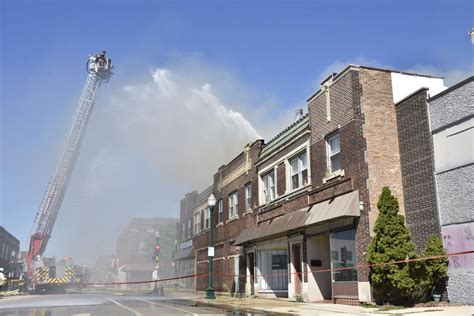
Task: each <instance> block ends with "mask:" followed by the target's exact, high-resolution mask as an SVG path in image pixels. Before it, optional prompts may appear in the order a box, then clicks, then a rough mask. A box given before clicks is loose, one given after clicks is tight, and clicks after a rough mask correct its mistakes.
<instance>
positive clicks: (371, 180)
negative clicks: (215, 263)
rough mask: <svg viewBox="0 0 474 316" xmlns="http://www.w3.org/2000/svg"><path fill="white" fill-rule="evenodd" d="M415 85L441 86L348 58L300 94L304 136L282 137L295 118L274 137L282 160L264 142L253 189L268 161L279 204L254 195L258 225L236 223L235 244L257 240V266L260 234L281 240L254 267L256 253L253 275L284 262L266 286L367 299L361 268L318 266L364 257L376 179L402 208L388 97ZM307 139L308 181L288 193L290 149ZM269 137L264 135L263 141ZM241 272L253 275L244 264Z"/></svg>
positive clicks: (314, 296)
mask: <svg viewBox="0 0 474 316" xmlns="http://www.w3.org/2000/svg"><path fill="white" fill-rule="evenodd" d="M421 86H428V87H431V88H432V90H434V91H436V92H439V91H441V90H442V89H444V86H443V80H442V79H441V78H435V77H429V76H420V75H416V74H408V73H401V72H396V71H391V70H385V69H376V68H371V67H363V66H353V65H350V66H348V67H346V68H345V69H343V70H342V71H341V72H340V73H338V74H332V75H330V76H329V77H328V78H327V79H325V80H324V81H323V82H322V83H321V87H320V89H319V90H318V91H317V92H316V93H315V94H314V95H313V96H311V97H310V98H309V99H308V112H309V122H308V123H309V128H308V129H307V131H308V134H309V138H308V139H305V138H304V133H303V132H302V133H301V136H300V137H301V138H298V137H295V138H293V136H290V135H294V131H295V128H296V126H295V125H293V126H291V127H290V128H289V129H287V130H285V131H284V132H283V134H280V135H279V137H277V139H278V138H281V141H280V142H281V143H282V144H281V145H280V146H281V147H282V148H285V149H283V150H281V151H282V152H281V153H278V154H275V155H277V156H279V155H283V157H284V158H280V157H278V158H277V157H276V158H274V160H278V159H283V162H284V163H279V162H275V163H274V164H272V163H270V164H269V166H267V164H265V163H264V162H263V161H264V158H265V157H264V155H265V148H267V147H264V148H263V150H262V154H261V158H260V160H259V162H258V163H257V164H258V168H259V176H260V177H261V180H260V182H259V184H260V185H262V186H263V187H262V188H259V190H260V192H262V190H265V181H266V180H265V176H266V170H267V169H266V168H267V167H269V168H270V169H272V168H273V170H274V172H275V174H276V178H277V181H276V193H275V195H276V198H275V201H276V202H274V203H275V204H281V205H280V206H278V207H276V208H274V206H273V205H274V203H272V202H270V203H266V201H265V199H263V200H262V199H261V200H260V207H259V209H258V213H257V225H255V226H253V227H249V228H247V229H246V230H244V231H243V232H242V234H241V235H240V236H239V238H238V240H237V244H243V245H245V249H246V250H247V249H252V247H256V249H257V254H256V256H257V257H258V258H260V265H261V264H262V258H261V256H262V255H260V254H258V249H259V243H260V242H259V241H260V240H261V239H262V238H264V239H267V240H270V241H269V242H267V245H266V246H265V247H272V246H275V247H280V249H278V250H279V251H280V252H281V253H280V252H275V253H272V252H271V253H270V254H269V255H268V257H267V259H266V260H267V261H269V262H271V263H270V264H268V266H267V267H266V270H265V271H262V268H259V267H258V265H259V259H258V258H257V263H256V266H257V268H256V270H255V272H254V273H255V274H263V275H265V274H266V275H268V274H270V275H271V274H272V273H274V272H273V270H274V268H281V270H282V271H284V270H285V267H284V264H280V263H279V262H281V261H283V262H284V261H285V260H286V263H287V264H288V266H287V268H286V270H287V271H288V272H289V275H290V277H288V280H287V282H286V283H287V284H286V285H287V287H288V288H287V291H285V288H284V287H285V286H284V285H281V288H276V287H275V286H271V287H270V291H268V292H269V293H268V294H273V295H276V296H279V294H283V296H285V295H287V297H289V298H295V297H296V296H297V295H301V296H302V297H303V298H304V299H305V300H308V301H320V300H324V299H333V300H334V301H336V302H350V301H364V302H369V301H371V290H370V284H369V271H368V269H358V270H357V271H356V270H350V269H349V270H340V271H335V272H334V273H333V274H332V275H331V274H330V273H328V272H318V270H325V269H327V268H330V267H332V268H338V267H345V268H347V267H351V266H355V265H362V264H365V263H366V261H365V256H366V251H367V246H368V244H369V242H370V238H371V236H372V234H373V227H374V224H375V221H376V219H377V214H378V211H377V208H376V204H377V200H378V196H379V194H380V192H381V190H382V187H383V186H389V187H390V188H391V189H392V192H394V194H395V195H396V196H397V198H398V199H399V201H400V209H401V213H402V214H403V213H404V212H405V208H404V205H405V204H404V194H403V186H402V175H401V165H400V155H399V143H398V134H397V121H396V114H395V107H394V104H395V103H396V102H398V101H399V100H400V99H402V98H403V97H404V96H406V95H407V94H409V93H411V92H413V91H414V90H416V89H418V88H419V87H421ZM303 121H304V120H302V121H301V122H300V123H302V122H303ZM297 125H298V124H297ZM303 130H305V129H304V128H303ZM295 132H296V131H295ZM305 141H308V142H309V145H307V147H308V148H309V153H310V154H309V160H308V162H306V164H307V172H308V180H307V184H308V185H309V187H308V188H307V189H305V188H303V189H301V190H302V191H298V190H295V193H292V187H291V186H292V185H293V182H292V181H293V176H294V175H295V171H293V170H296V174H298V172H299V170H300V169H298V168H297V167H296V166H297V165H298V164H297V163H295V164H293V162H294V161H295V159H297V158H298V151H297V150H296V151H291V148H292V146H298V145H297V144H301V146H302V147H301V150H302V151H304V150H308V149H304V148H305V146H304V145H302V144H303V143H304V142H305ZM271 145H272V141H270V142H269V143H268V144H267V146H269V147H271ZM293 155H296V156H293ZM293 166H295V167H293ZM290 167H291V170H288V169H289V168H290ZM283 184H284V185H283ZM293 194H294V195H293ZM300 196H302V197H303V198H301V200H299V199H300V198H299V197H300ZM260 197H261V198H262V197H263V196H262V195H260ZM293 197H294V198H293ZM303 200H304V201H303ZM278 201H280V202H279V203H278ZM267 204H268V205H267ZM276 238H280V239H278V240H277V239H276ZM277 241H278V242H279V243H280V245H279V246H278V245H277ZM263 246H264V245H263V242H262V247H263ZM275 250H276V248H275ZM259 256H260V257H259ZM263 260H265V259H263ZM249 270H251V269H249ZM264 272H270V273H264ZM248 274H249V275H250V277H252V272H251V271H248ZM257 279H258V276H257ZM279 282H280V281H279ZM281 282H283V283H285V282H284V281H281ZM267 283H268V282H267ZM273 283H274V284H275V281H273ZM255 284H258V287H257V288H256V289H255V291H258V294H259V295H261V294H262V293H265V290H269V289H268V287H266V288H262V285H261V284H260V281H259V280H257V281H256V282H255ZM263 284H264V285H266V284H265V281H263ZM276 284H278V282H276ZM262 290H264V291H262ZM271 290H274V291H271ZM278 291H280V293H279V292H278ZM272 292H273V293H272ZM250 293H251V291H250V292H249V294H250ZM265 294H267V293H265Z"/></svg>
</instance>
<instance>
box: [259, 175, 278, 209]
mask: <svg viewBox="0 0 474 316" xmlns="http://www.w3.org/2000/svg"><path fill="white" fill-rule="evenodd" d="M270 174H272V175H273V176H272V179H273V183H272V186H270V187H267V184H268V183H267V181H266V180H265V179H266V178H267V177H269V176H270ZM260 178H261V181H262V191H261V192H262V200H263V204H267V203H270V202H271V201H273V200H275V199H276V181H275V180H276V179H275V168H271V169H270V170H268V171H266V172H265V173H263V174H262V175H261V176H260ZM267 191H270V199H268V200H267V194H266V192H267ZM272 193H273V196H272Z"/></svg>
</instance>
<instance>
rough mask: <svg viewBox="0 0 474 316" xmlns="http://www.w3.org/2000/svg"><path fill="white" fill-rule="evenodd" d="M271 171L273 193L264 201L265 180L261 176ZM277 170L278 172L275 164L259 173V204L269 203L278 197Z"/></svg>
mask: <svg viewBox="0 0 474 316" xmlns="http://www.w3.org/2000/svg"><path fill="white" fill-rule="evenodd" d="M271 172H273V187H274V193H273V199H271V200H270V201H268V202H267V201H266V198H265V181H264V180H263V178H264V177H265V176H267V175H269V174H270V173H271ZM277 172H278V168H276V166H275V167H274V168H273V169H271V168H270V169H268V170H267V171H266V172H263V173H262V174H260V175H259V183H260V186H259V187H260V188H261V189H260V190H259V191H260V192H259V195H260V198H259V200H260V205H265V204H268V203H271V202H272V201H274V200H276V199H277V198H278V192H277V191H278V190H277V188H278V184H277Z"/></svg>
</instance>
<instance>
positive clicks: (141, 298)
mask: <svg viewBox="0 0 474 316" xmlns="http://www.w3.org/2000/svg"><path fill="white" fill-rule="evenodd" d="M202 314H206V315H265V314H264V313H262V312H254V311H251V310H239V309H233V308H229V307H222V308H220V307H217V306H206V305H198V304H196V303H195V302H194V301H192V300H189V299H182V298H175V297H172V296H164V297H157V296H148V295H134V296H119V295H114V294H111V293H98V294H63V295H60V294H58V295H30V296H17V297H9V298H4V299H0V315H21V316H30V315H31V316H33V315H34V316H63V315H76V316H89V315H91V316H92V315H117V316H121V315H133V316H140V315H143V316H145V315H202Z"/></svg>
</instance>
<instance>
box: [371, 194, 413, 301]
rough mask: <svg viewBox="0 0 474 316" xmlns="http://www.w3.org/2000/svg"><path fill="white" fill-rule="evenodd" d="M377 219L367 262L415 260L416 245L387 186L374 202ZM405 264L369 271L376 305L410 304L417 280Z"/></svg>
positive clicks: (385, 266) (374, 268) (382, 266)
mask: <svg viewBox="0 0 474 316" xmlns="http://www.w3.org/2000/svg"><path fill="white" fill-rule="evenodd" d="M377 208H378V209H379V216H378V218H377V221H376V223H375V228H374V232H375V237H374V238H373V240H372V241H371V242H370V244H369V249H368V253H367V261H368V262H369V263H371V264H377V263H384V262H389V261H401V260H405V259H408V258H415V257H416V253H415V244H414V243H413V242H412V241H411V237H410V231H409V230H408V228H407V227H406V226H405V218H404V217H403V215H400V214H399V205H398V200H397V199H396V198H395V197H394V196H393V195H392V193H391V192H390V189H389V188H388V187H384V188H383V189H382V193H381V195H380V197H379V201H378V203H377ZM412 275H413V274H412V273H411V269H410V265H409V264H408V263H404V262H403V263H396V264H387V265H381V266H375V267H372V269H371V275H370V279H371V281H372V286H373V287H374V291H375V293H374V294H375V300H376V302H377V303H386V302H388V303H392V304H411V303H412V294H413V292H414V290H415V285H416V280H415V279H414V278H413V276H412Z"/></svg>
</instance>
